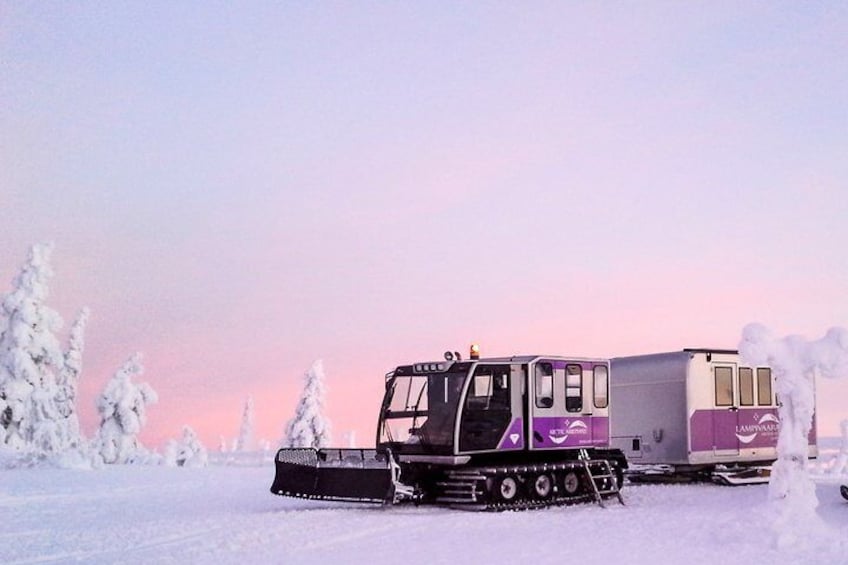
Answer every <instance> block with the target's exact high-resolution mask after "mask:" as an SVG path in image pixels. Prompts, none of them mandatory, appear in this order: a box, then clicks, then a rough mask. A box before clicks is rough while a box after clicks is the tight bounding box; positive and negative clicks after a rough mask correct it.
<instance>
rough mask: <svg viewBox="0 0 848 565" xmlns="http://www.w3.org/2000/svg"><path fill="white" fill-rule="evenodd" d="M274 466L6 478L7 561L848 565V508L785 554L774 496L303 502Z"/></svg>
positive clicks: (675, 493)
mask: <svg viewBox="0 0 848 565" xmlns="http://www.w3.org/2000/svg"><path fill="white" fill-rule="evenodd" d="M272 478H273V467H272V466H271V465H270V464H268V465H264V466H255V467H218V466H212V467H207V468H194V469H190V468H169V467H145V466H123V465H116V466H110V467H107V468H104V469H101V470H96V471H83V470H59V469H20V470H5V471H0V524H2V527H0V563H4V564H12V563H67V562H85V563H116V562H121V563H161V562H166V563H167V562H173V563H215V564H216V565H221V564H226V563H239V564H240V565H244V564H246V563H258V562H265V563H285V564H298V563H314V564H318V563H322V564H331V565H334V564H342V563H391V564H393V565H397V564H404V565H407V564H419V563H420V564H424V563H427V564H430V563H462V564H463V565H469V564H474V563H488V564H492V563H518V562H521V563H531V564H533V565H538V564H544V563H581V564H591V563H606V564H609V563H656V564H659V563H718V564H721V565H732V564H736V563H739V564H742V563H744V564H746V565H751V564H754V563H787V564H789V563H804V564H810V563H821V564H837V563H848V502H846V501H845V500H843V499H842V498H841V497H840V495H839V492H838V487H837V483H838V482H839V481H838V480H837V479H827V478H821V477H820V478H819V480H818V484H817V496H818V498H819V506H818V509H817V513H818V515H819V516H820V517H821V519H822V521H823V522H824V532H823V533H822V534H821V535H820V536H818V537H816V538H814V539H809V540H807V543H802V544H801V545H799V546H793V547H790V548H782V549H778V548H777V547H776V543H775V536H774V534H773V533H772V531H771V529H770V528H771V526H770V514H769V503H768V501H767V492H766V491H767V487H766V486H764V485H760V486H749V487H736V488H731V487H720V486H714V485H709V484H699V485H650V486H635V485H628V486H627V487H626V490H625V491H624V496H625V499H626V502H627V505H626V506H620V505H618V504H612V503H610V504H609V505H608V507H607V508H606V509H604V508H600V507H598V506H593V505H580V506H573V507H568V508H553V509H547V510H539V511H525V512H508V513H499V514H491V513H475V512H466V511H458V510H450V509H443V508H432V507H430V508H425V507H421V508H415V507H379V506H360V505H352V504H341V503H322V502H314V501H304V500H293V499H287V498H282V497H278V496H274V495H272V494H270V492H269V490H268V489H269V486H270V484H271V480H272Z"/></svg>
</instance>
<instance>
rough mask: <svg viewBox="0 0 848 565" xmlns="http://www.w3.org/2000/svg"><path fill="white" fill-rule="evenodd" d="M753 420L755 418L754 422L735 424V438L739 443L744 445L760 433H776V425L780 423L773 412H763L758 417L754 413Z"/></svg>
mask: <svg viewBox="0 0 848 565" xmlns="http://www.w3.org/2000/svg"><path fill="white" fill-rule="evenodd" d="M754 420H756V422H757V423H756V424H749V425H747V426H736V432H737V433H736V439H738V440H739V441H740V442H741V443H744V444H746V445H747V444H749V443H751V442H752V441H754V439H756V437H757V435H758V434H760V433H770V434H776V433H777V426H778V424H780V420H778V419H777V416H775V415H774V414H763V415H762V416H760V417H759V418H758V417H757V415H756V414H754ZM740 432H741V433H740Z"/></svg>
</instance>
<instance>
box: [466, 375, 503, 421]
mask: <svg viewBox="0 0 848 565" xmlns="http://www.w3.org/2000/svg"><path fill="white" fill-rule="evenodd" d="M465 405H466V406H467V407H468V408H470V409H472V410H504V409H506V410H509V367H508V366H500V365H478V366H477V368H476V369H475V370H474V377H473V378H472V381H471V386H470V387H469V389H468V397H467V399H466V401H465Z"/></svg>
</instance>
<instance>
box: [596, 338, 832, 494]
mask: <svg viewBox="0 0 848 565" xmlns="http://www.w3.org/2000/svg"><path fill="white" fill-rule="evenodd" d="M611 371H612V380H611V401H612V402H613V404H614V406H615V410H616V412H615V419H614V420H613V421H612V445H613V446H615V447H617V448H619V449H621V450H622V451H623V452H624V454H625V456H626V457H627V459H628V461H629V462H630V469H629V471H628V477H629V478H630V480H632V481H638V480H671V479H673V480H712V481H714V482H717V483H722V484H728V485H740V484H751V483H761V482H767V481H768V476H769V466H770V465H771V463H773V462H774V461H775V459H777V439H778V426H779V420H778V410H777V407H778V404H777V398H776V396H775V394H774V386H773V385H774V381H773V379H774V377H773V375H772V372H771V369H770V368H769V367H746V366H744V365H743V364H742V361H741V359H740V357H739V354H738V352H737V351H735V350H722V349H684V350H683V351H675V352H670V353H659V354H652V355H636V356H632V357H617V358H613V359H612V360H611ZM815 428H816V427H815V418H814V421H813V426H812V430H811V431H810V437H809V456H810V457H816V456H817V453H818V450H817V447H816V429H815Z"/></svg>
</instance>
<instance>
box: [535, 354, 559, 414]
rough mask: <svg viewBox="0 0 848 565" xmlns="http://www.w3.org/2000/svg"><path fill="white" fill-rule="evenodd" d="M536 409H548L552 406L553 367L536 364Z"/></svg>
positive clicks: (545, 364) (547, 364)
mask: <svg viewBox="0 0 848 565" xmlns="http://www.w3.org/2000/svg"><path fill="white" fill-rule="evenodd" d="M535 386H536V407H537V408H550V407H551V406H553V405H554V366H553V365H551V364H550V363H536V375H535Z"/></svg>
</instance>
